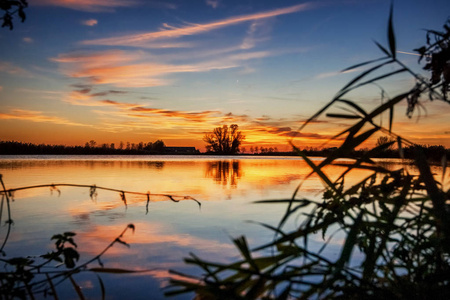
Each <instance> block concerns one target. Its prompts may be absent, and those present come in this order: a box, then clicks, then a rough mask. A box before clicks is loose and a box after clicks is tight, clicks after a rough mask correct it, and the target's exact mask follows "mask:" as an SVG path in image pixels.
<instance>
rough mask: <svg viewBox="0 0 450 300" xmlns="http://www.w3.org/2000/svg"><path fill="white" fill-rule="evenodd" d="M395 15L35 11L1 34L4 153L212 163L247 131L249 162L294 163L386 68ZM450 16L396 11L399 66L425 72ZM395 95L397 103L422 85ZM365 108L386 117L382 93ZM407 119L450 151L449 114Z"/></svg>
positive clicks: (203, 1) (260, 6) (57, 3)
mask: <svg viewBox="0 0 450 300" xmlns="http://www.w3.org/2000/svg"><path fill="white" fill-rule="evenodd" d="M390 3H391V1H390V0H360V1H358V0H336V1H330V0H327V1H325V0H317V1H310V2H306V1H293V0H283V1H275V0H272V1H269V0H190V1H187V0H169V1H166V0H158V1H152V0H148V1H146V0H29V7H28V8H27V9H26V10H25V12H26V14H27V19H26V21H25V22H24V23H20V21H19V20H18V18H17V17H16V18H15V19H14V21H15V22H14V30H12V31H10V30H9V29H6V28H1V30H0V43H1V47H0V128H1V130H0V140H4V141H5V140H15V141H21V142H32V143H48V144H66V145H84V144H85V142H87V141H89V140H95V141H97V143H98V144H102V143H115V144H116V145H118V144H119V142H120V141H123V142H127V141H129V142H132V143H137V142H140V141H142V142H152V141H155V140H157V139H162V140H163V141H164V142H165V144H166V145H168V146H195V147H197V148H199V149H200V150H202V151H203V150H204V142H203V141H202V137H203V135H204V134H205V133H206V132H208V131H211V130H212V129H213V128H214V127H217V126H221V125H223V124H228V125H230V124H233V123H236V124H238V125H239V127H240V129H241V130H242V131H243V132H244V134H245V135H246V137H247V138H246V140H245V142H244V145H243V146H245V147H246V148H247V149H248V148H249V147H251V146H264V147H270V146H272V147H277V148H278V149H279V150H288V149H290V146H289V145H288V141H289V140H290V139H291V137H292V136H293V135H294V133H295V131H296V130H297V129H298V128H299V126H300V125H301V124H302V122H303V121H305V120H306V119H307V118H308V117H309V116H311V115H312V114H313V113H314V112H316V111H317V110H318V109H319V108H320V107H321V106H323V105H324V104H326V103H327V102H328V101H329V100H330V99H331V98H332V97H333V96H334V94H335V93H336V92H337V91H338V90H339V89H340V88H341V87H342V86H344V85H345V84H346V82H348V81H349V80H351V79H352V78H353V77H354V76H356V75H357V74H358V73H357V72H358V71H361V70H357V71H356V72H349V73H345V74H344V73H341V72H340V71H341V70H343V69H345V68H346V67H348V66H351V65H354V64H357V63H359V62H363V61H366V60H369V59H373V58H378V57H381V56H382V53H381V52H380V50H379V49H378V48H377V47H376V45H375V44H374V42H373V41H378V42H380V43H381V44H384V45H385V44H386V43H387V41H386V27H387V19H388V15H389V7H390ZM449 16H450V2H449V1H448V0H432V1H423V0H397V1H394V24H395V33H396V36H397V49H398V50H399V51H400V52H399V54H398V55H399V58H401V59H402V61H403V62H404V63H405V64H407V65H408V66H411V68H413V69H414V70H416V71H421V69H420V65H418V64H417V58H418V57H417V56H415V55H413V54H412V52H413V49H415V48H418V47H420V46H422V45H424V43H425V31H424V30H423V29H436V30H440V29H441V28H442V25H443V24H444V23H445V21H446V20H447V18H448V17H449ZM389 70H391V71H392V69H387V71H389ZM424 74H426V73H424ZM382 84H383V86H385V87H386V89H387V90H388V92H389V96H394V95H396V93H399V92H401V91H404V90H405V89H409V88H411V87H412V86H413V84H414V82H413V80H412V79H411V78H410V77H408V76H407V75H404V76H400V77H398V78H397V79H395V80H392V81H389V82H382ZM352 96H353V98H352V99H353V100H356V101H358V103H360V104H361V105H362V106H363V107H366V108H367V109H370V107H373V105H374V104H375V105H376V104H379V103H380V90H379V89H378V88H377V87H375V86H374V87H369V88H367V89H366V90H364V91H360V92H357V93H355V94H354V95H352ZM424 102H428V101H426V99H424ZM404 107H405V106H403V107H399V108H398V109H397V110H396V116H395V121H396V122H397V123H396V126H395V127H394V129H395V130H396V131H398V132H399V133H401V134H402V135H404V137H405V138H407V139H409V140H411V141H413V142H417V143H421V144H442V145H445V146H446V147H450V118H449V117H448V112H449V111H450V106H449V105H446V104H444V103H442V102H439V101H434V102H430V103H425V107H426V110H422V111H421V112H420V116H419V114H418V113H416V115H415V116H414V117H413V118H411V119H408V118H407V117H405V109H404ZM333 112H342V111H340V110H339V107H336V108H333ZM344 125H345V123H343V122H342V121H340V120H336V119H328V118H321V119H320V120H319V122H317V123H316V124H314V125H312V126H310V127H306V128H305V129H304V130H303V131H302V132H301V134H299V135H298V137H297V138H296V139H295V142H296V143H297V144H298V145H299V146H300V147H305V146H320V145H322V144H323V143H324V142H326V141H327V140H328V139H329V138H330V137H331V136H332V135H333V134H335V133H336V132H338V131H339V130H342V129H343V128H344V127H343V126H344ZM329 145H334V144H329Z"/></svg>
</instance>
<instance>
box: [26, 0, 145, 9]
mask: <svg viewBox="0 0 450 300" xmlns="http://www.w3.org/2000/svg"><path fill="white" fill-rule="evenodd" d="M138 3H139V1H136V0H108V1H105V0H35V1H33V5H40V6H59V7H65V8H69V9H74V10H80V11H86V12H114V9H115V8H119V7H130V6H135V5H137V4H138Z"/></svg>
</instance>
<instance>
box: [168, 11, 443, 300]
mask: <svg viewBox="0 0 450 300" xmlns="http://www.w3.org/2000/svg"><path fill="white" fill-rule="evenodd" d="M448 25H449V24H448V23H447V24H445V26H444V31H443V32H438V31H434V30H429V31H428V32H427V45H426V46H424V47H422V48H420V49H419V50H418V51H419V53H420V54H421V55H422V57H426V59H427V60H428V61H429V63H428V64H427V65H426V66H425V70H430V71H431V72H432V75H431V80H427V79H425V78H424V77H422V76H421V75H419V74H416V73H414V72H413V71H412V70H411V69H409V68H408V67H407V66H406V65H404V64H403V63H402V62H401V61H400V60H399V59H398V57H397V55H396V52H397V50H396V40H395V34H394V26H393V10H392V7H391V12H390V15H389V20H388V30H387V36H388V38H387V40H388V47H384V46H382V45H381V44H379V43H377V42H376V45H377V47H378V48H380V50H381V51H382V52H383V54H384V56H383V57H381V58H378V59H374V60H371V61H367V62H364V63H361V64H357V65H355V66H352V67H350V68H348V69H346V70H352V69H355V68H361V67H367V69H366V70H365V71H362V73H360V74H359V75H357V76H356V77H355V78H354V79H352V80H351V81H350V82H349V83H348V84H347V85H345V86H344V87H343V88H342V89H341V90H339V91H338V93H337V94H336V96H335V97H334V98H333V99H332V100H331V101H330V102H329V103H328V104H327V105H325V106H324V107H323V108H322V109H320V110H319V111H318V112H317V113H316V114H314V115H313V116H312V117H311V118H310V119H309V120H308V121H307V122H306V123H305V124H304V125H302V127H301V128H300V129H299V131H301V130H303V128H304V127H305V126H308V124H309V123H310V122H312V121H313V120H315V119H316V118H318V117H319V116H322V115H323V114H324V113H326V112H327V111H328V110H329V109H330V108H333V107H334V105H336V104H339V105H345V106H347V107H346V108H348V109H350V110H351V111H352V114H350V115H344V114H336V113H330V114H328V116H329V117H339V118H345V119H347V120H348V121H349V122H354V123H353V124H352V125H349V127H348V128H346V129H345V130H344V131H342V132H340V133H339V134H337V135H336V136H335V137H334V138H333V139H338V138H340V139H342V138H343V142H342V143H341V145H340V147H338V148H337V149H335V150H334V151H332V152H330V153H329V155H328V156H327V157H326V158H325V159H324V160H323V161H321V162H320V163H318V164H315V163H314V162H313V161H312V160H310V159H309V158H308V156H307V155H306V154H305V153H304V152H303V151H301V150H300V149H299V148H298V147H296V146H295V145H294V143H293V142H291V144H292V146H293V147H294V149H295V150H296V152H297V154H298V155H299V156H301V157H302V158H303V159H304V160H305V161H306V162H307V163H308V165H309V166H310V167H311V169H312V171H311V173H310V174H309V175H308V176H307V178H308V177H309V176H311V175H316V176H318V177H319V178H320V179H321V180H322V182H323V183H324V186H325V191H324V193H323V200H322V201H319V200H310V199H302V198H299V193H300V191H301V185H302V184H301V183H300V184H299V186H298V187H297V189H296V190H295V192H294V194H293V196H292V198H291V199H277V200H266V201H259V202H260V203H266V204H269V203H272V204H273V203H277V204H285V205H286V206H287V207H286V212H285V214H284V215H283V217H282V218H281V220H280V222H279V224H278V225H277V226H273V225H269V224H261V225H262V226H264V227H265V228H267V229H269V230H271V231H273V234H274V238H273V240H272V241H269V242H268V243H266V244H264V245H261V246H259V247H256V248H254V249H251V248H250V246H249V245H248V243H247V240H246V238H245V237H238V238H236V239H234V240H233V242H234V244H235V246H236V248H237V249H238V251H239V254H240V256H241V258H240V259H239V260H237V261H235V262H232V263H218V262H210V261H206V260H203V259H201V258H199V257H197V256H196V255H194V254H191V257H190V258H186V259H185V262H186V263H187V264H192V265H195V266H197V267H199V268H200V269H201V270H202V271H203V275H202V276H200V277H197V276H192V275H189V274H181V273H179V272H177V271H172V272H173V273H174V274H177V275H180V276H184V279H173V280H172V281H171V288H170V290H169V291H167V293H166V295H177V294H183V293H188V292H195V293H196V294H197V297H198V299H381V298H387V299H449V298H450V280H449V278H450V211H449V209H448V205H449V204H448V201H449V199H450V190H449V189H447V190H444V180H445V171H446V167H447V160H446V159H447V158H446V156H445V152H444V156H442V169H443V174H442V182H439V181H437V180H436V179H435V177H434V174H432V173H431V171H430V166H429V164H428V162H427V156H426V154H425V152H424V149H423V148H422V147H420V146H418V145H415V144H414V143H412V142H410V141H407V140H406V139H404V138H402V137H401V136H399V135H397V134H395V133H394V131H393V126H394V122H393V119H394V108H395V107H396V106H397V105H398V104H399V103H400V102H402V101H406V102H407V111H406V114H407V115H408V116H409V117H411V115H412V113H413V111H414V110H415V109H416V108H417V107H418V106H419V105H421V104H420V102H419V100H420V99H421V96H422V95H428V98H429V99H430V100H441V101H444V102H446V103H449V102H450V101H449V100H448V92H449V89H448V86H449V80H448V79H449V78H448V74H449V73H448V72H449V71H450V65H449V64H448V61H449V60H450V55H449V46H450V43H449V41H450V27H449V26H448ZM432 39H433V42H432V41H431V40H432ZM374 64H375V65H374ZM384 68H387V71H386V73H382V74H381V75H379V74H380V73H379V71H381V70H383V69H384ZM401 73H409V74H410V75H412V76H413V78H414V79H415V80H416V84H415V86H414V87H413V88H412V89H411V90H408V91H405V92H403V93H401V94H399V95H396V96H394V97H392V98H390V99H388V100H387V101H386V102H385V103H382V104H381V105H379V106H378V107H376V108H375V109H373V110H372V111H371V112H368V111H366V110H364V109H363V108H362V107H361V106H360V105H358V104H357V103H356V102H355V101H352V100H349V99H348V98H347V96H348V94H349V93H350V92H351V91H354V90H355V89H359V88H362V87H365V86H367V85H369V84H374V83H375V84H376V83H377V82H379V81H381V80H383V79H390V78H392V77H393V76H396V75H398V74H401ZM344 96H345V97H344ZM383 113H388V114H389V126H388V127H387V128H385V127H383V126H382V125H381V124H378V123H377V122H376V121H375V120H376V119H377V117H380V116H381V115H382V114H383ZM380 132H381V133H383V134H385V135H389V136H390V138H392V139H394V140H395V141H397V144H398V148H399V149H398V151H399V152H402V150H403V149H404V145H407V146H409V147H410V149H411V150H412V151H414V163H415V165H416V166H417V168H418V172H419V174H417V175H416V174H410V173H408V172H407V171H406V170H405V169H399V170H394V171H391V170H387V169H385V168H383V167H382V166H381V165H378V164H377V163H375V162H374V160H372V158H373V157H376V156H377V155H379V154H380V153H381V152H383V151H386V150H387V149H388V148H389V147H391V145H392V144H393V143H394V142H387V143H382V144H379V145H377V146H376V147H375V148H373V149H371V150H369V151H366V152H364V153H362V155H361V156H360V157H357V158H355V157H353V158H352V161H351V163H346V164H343V163H342V162H339V160H338V159H340V158H348V157H351V154H352V153H354V152H355V151H356V148H357V147H360V146H361V145H362V144H363V143H364V142H365V141H367V140H368V139H369V138H371V137H372V136H373V135H374V134H375V133H380ZM329 165H337V166H342V167H343V168H344V169H343V170H344V171H343V172H342V174H341V175H340V176H339V177H338V178H337V179H331V178H330V177H329V176H328V175H327V173H326V167H327V166H329ZM353 170H364V171H365V172H367V175H366V177H364V178H361V179H360V181H359V182H356V184H352V185H351V186H348V184H345V179H346V178H347V174H348V173H349V172H352V171H353ZM305 180H306V179H305ZM298 221H301V223H300V225H298V224H297V222H298ZM339 235H341V236H344V240H343V242H342V244H341V246H338V245H339V244H340V242H339V239H338V238H336V236H339ZM318 238H322V239H323V245H322V247H321V248H320V249H318V250H317V249H313V247H312V246H311V244H312V242H313V241H314V239H318ZM332 247H335V248H332ZM336 247H337V248H338V252H339V253H340V254H339V255H338V256H337V258H336V259H333V258H330V256H327V255H326V251H327V250H329V249H330V248H332V249H336ZM355 252H356V253H358V255H359V256H360V257H362V258H361V259H357V258H355V256H354V255H353V254H354V253H355Z"/></svg>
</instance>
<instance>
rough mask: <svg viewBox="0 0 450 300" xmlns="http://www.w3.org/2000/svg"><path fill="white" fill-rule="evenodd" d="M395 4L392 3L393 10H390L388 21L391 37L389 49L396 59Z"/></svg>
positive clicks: (389, 37)
mask: <svg viewBox="0 0 450 300" xmlns="http://www.w3.org/2000/svg"><path fill="white" fill-rule="evenodd" d="M393 15H394V4H393V3H391V10H390V12H389V23H388V39H389V50H390V51H391V56H392V58H393V59H396V56H397V49H396V45H395V33H394V21H393Z"/></svg>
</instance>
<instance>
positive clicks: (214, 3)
mask: <svg viewBox="0 0 450 300" xmlns="http://www.w3.org/2000/svg"><path fill="white" fill-rule="evenodd" d="M219 4H220V0H206V5H208V6H211V7H212V8H214V9H216V8H217V7H218V6H219Z"/></svg>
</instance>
